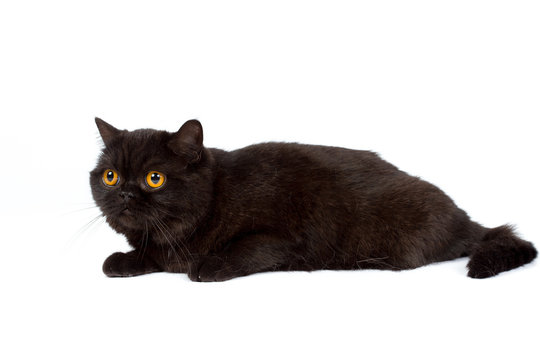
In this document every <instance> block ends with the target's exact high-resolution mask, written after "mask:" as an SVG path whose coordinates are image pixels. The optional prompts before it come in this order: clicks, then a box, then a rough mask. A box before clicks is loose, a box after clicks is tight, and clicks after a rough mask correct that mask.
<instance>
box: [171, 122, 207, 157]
mask: <svg viewBox="0 0 540 360" xmlns="http://www.w3.org/2000/svg"><path fill="white" fill-rule="evenodd" d="M168 145H169V148H170V149H171V150H172V151H173V152H174V153H175V154H177V155H182V156H187V157H188V161H189V162H196V161H198V160H199V159H200V156H201V151H202V148H203V129H202V125H201V123H200V122H199V121H198V120H189V121H187V122H186V123H185V124H184V125H182V127H181V128H180V130H178V131H177V132H175V133H174V134H173V136H172V139H171V140H170V141H169V144H168Z"/></svg>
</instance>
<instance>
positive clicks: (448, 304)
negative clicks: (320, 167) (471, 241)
mask: <svg viewBox="0 0 540 360" xmlns="http://www.w3.org/2000/svg"><path fill="white" fill-rule="evenodd" d="M539 19H540V9H539V5H538V2H537V1H515V0H514V1H472V0H467V1H444V2H442V1H384V0H383V1H372V2H362V1H335V0H332V1H292V0H287V1H276V0H273V1H192V2H180V1H152V2H140V1H91V2H90V1H89V2H86V3H83V2H75V1H64V2H59V1H36V2H28V1H12V2H8V1H3V2H1V3H0V47H1V49H0V51H1V53H0V101H1V103H0V118H1V121H2V127H1V131H0V146H1V148H0V154H1V162H0V164H1V169H2V174H1V176H0V182H1V183H0V189H1V191H2V193H1V196H2V198H1V209H0V221H1V231H2V232H1V239H0V240H1V247H0V273H1V290H0V291H1V292H2V295H1V298H0V302H1V307H0V330H1V332H2V334H1V337H0V339H1V340H0V358H2V359H53V358H54V359H112V358H115V359H143V358H145V359H165V358H167V359H169V358H170V359H172V358H178V359H180V358H184V359H211V358H222V359H291V358H300V359H315V358H320V359H345V358H347V359H353V358H370V359H371V358H380V359H395V358H400V359H402V358H405V359H406V358H411V359H413V358H414V359H453V358H459V359H470V358H483V359H486V358H490V359H508V358H511V359H533V358H535V359H538V357H539V355H540V351H539V350H538V346H537V345H536V344H535V341H537V340H538V333H539V331H538V330H539V329H538V324H539V321H540V311H539V304H540V294H539V290H538V285H539V282H538V280H539V278H538V275H539V274H540V268H539V266H538V262H535V263H533V264H531V265H528V266H526V267H524V268H521V269H519V270H516V271H512V272H508V273H505V274H501V275H500V276H497V277H495V278H492V279H487V280H472V279H469V278H467V277H466V267H465V266H466V262H467V260H466V259H460V260H456V261H453V262H447V263H442V264H436V265H431V266H427V267H424V268H421V269H417V270H413V271H407V272H401V273H394V272H384V271H357V272H329V271H326V272H314V273H271V274H258V275H253V276H249V277H246V278H242V279H236V280H233V281H229V282H225V283H215V284H198V283H191V282H189V280H188V279H187V277H186V276H185V275H180V274H153V275H149V276H143V277H139V278H133V279H108V278H106V277H105V276H104V275H103V274H102V273H101V264H102V261H103V260H104V259H105V258H106V257H107V256H108V255H109V254H110V253H112V252H114V251H118V250H127V245H126V243H125V241H124V239H123V238H122V237H121V236H120V235H117V234H115V233H113V232H112V231H111V230H110V229H109V228H108V227H107V225H106V224H104V223H103V221H102V220H98V221H97V222H95V223H94V224H93V225H91V226H85V224H87V223H88V222H90V221H91V220H92V219H93V218H94V217H95V216H97V215H99V212H98V211H97V209H95V208H92V205H93V202H92V198H91V195H90V192H89V185H88V171H90V170H91V169H92V167H93V166H94V164H95V161H96V158H97V156H98V153H99V149H100V146H101V145H100V142H99V140H98V136H97V131H96V129H95V125H94V120H93V118H94V116H99V117H102V118H103V119H105V120H106V121H109V122H111V123H112V124H114V125H115V126H117V127H119V128H127V129H135V128H139V127H152V128H158V129H166V130H169V131H175V130H177V129H178V128H179V127H180V125H181V124H182V123H183V121H185V120H188V119H190V118H198V119H199V120H200V121H201V122H202V123H203V126H204V128H205V143H206V145H207V146H212V147H220V148H224V149H234V148H238V147H242V146H245V145H248V144H251V143H256V142H261V141H269V140H278V141H297V142H303V143H316V144H328V145H336V146H344V147H350V148H356V149H370V150H374V151H377V152H379V153H380V154H381V156H382V157H383V158H385V159H387V160H389V161H391V162H392V163H394V164H396V165H397V166H399V167H400V168H402V169H403V170H406V171H408V172H409V173H411V174H414V175H419V176H421V177H423V178H424V179H426V180H428V181H431V182H433V183H435V184H437V185H438V186H440V187H441V188H442V189H443V190H444V191H446V192H447V193H448V194H449V195H450V196H451V197H452V198H453V199H454V200H455V201H456V203H457V204H458V205H459V206H461V207H462V208H464V209H465V210H467V211H468V212H469V214H470V215H471V217H472V218H473V219H475V220H477V221H479V222H480V223H482V224H484V225H486V226H490V227H494V226H498V225H501V224H503V223H513V224H516V225H517V226H518V229H519V232H520V234H521V235H522V236H523V237H524V238H526V239H528V240H531V241H533V242H535V243H536V245H537V247H540V240H539V239H540V225H539V224H538V215H539V214H538V203H539V201H540V191H539V188H538V178H539V175H540V172H539V167H538V159H537V155H538V153H539V150H540V146H539V144H538V135H539V132H538V130H537V127H536V125H537V123H538V121H539V120H540V106H539V100H540V86H539V84H540V66H539V64H540V21H539ZM535 339H536V340H535Z"/></svg>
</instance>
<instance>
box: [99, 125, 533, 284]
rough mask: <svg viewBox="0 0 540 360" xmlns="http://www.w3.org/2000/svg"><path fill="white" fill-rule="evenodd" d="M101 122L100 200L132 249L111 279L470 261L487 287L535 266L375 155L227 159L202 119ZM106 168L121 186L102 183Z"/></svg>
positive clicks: (252, 153) (503, 232) (519, 249)
mask: <svg viewBox="0 0 540 360" xmlns="http://www.w3.org/2000/svg"><path fill="white" fill-rule="evenodd" d="M96 123H97V125H98V128H99V130H100V133H101V135H102V138H103V141H104V143H105V145H106V146H105V149H104V150H103V153H102V155H101V157H100V159H99V161H98V164H97V166H96V168H95V169H94V170H93V171H92V172H91V175H90V183H91V187H92V194H93V196H94V199H95V201H96V203H97V205H98V206H99V208H100V209H101V211H102V212H103V215H104V216H105V217H106V220H107V222H108V223H109V225H110V226H111V227H112V228H113V229H114V230H116V231H117V232H119V233H121V234H124V235H125V236H126V238H127V240H128V242H129V244H130V245H131V246H132V247H133V248H134V250H133V251H131V252H129V253H127V254H123V253H115V254H113V255H111V256H110V257H109V258H108V259H107V260H106V261H105V263H104V265H103V271H104V272H105V274H107V275H108V276H134V275H141V274H147V273H151V272H157V271H168V272H185V273H187V274H188V276H189V278H190V279H192V280H194V281H223V280H228V279H232V278H235V277H238V276H244V275H248V274H252V273H256V272H262V271H273V270H308V271H310V270H319V269H365V268H370V269H390V270H402V269H412V268H416V267H419V266H422V265H426V264H429V263H433V262H437V261H444V260H451V259H455V258H459V257H463V256H471V260H470V262H469V264H468V267H469V276H470V277H473V278H485V277H489V276H493V275H496V274H498V273H500V272H502V271H506V270H510V269H513V268H516V267H518V266H521V265H523V264H526V263H529V262H531V261H532V260H533V259H534V258H535V257H536V250H535V248H534V247H533V245H532V244H531V243H529V242H527V241H524V240H522V239H520V238H518V237H517V236H516V235H515V233H514V232H513V231H512V229H511V228H510V227H508V226H502V227H499V228H495V229H486V228H484V227H482V226H481V225H479V224H477V223H476V222H473V221H471V220H470V219H469V217H468V216H467V214H466V213H465V212H464V211H463V210H461V209H459V208H457V207H456V205H455V204H454V202H453V201H452V200H451V199H450V198H449V197H448V196H446V195H445V194H444V193H443V192H442V191H441V190H439V189H438V188H437V187H435V186H433V185H431V184H429V183H427V182H425V181H423V180H421V179H419V178H417V177H412V176H410V175H408V174H406V173H405V172H403V171H400V170H399V169H398V168H396V167H395V166H393V165H391V164H389V163H387V162H386V161H384V160H382V159H381V158H380V157H379V156H377V155H376V154H374V153H372V152H368V151H357V150H348V149H343V148H337V147H324V146H309V145H299V144H286V143H266V144H259V145H253V146H249V147H246V148H243V149H239V150H236V151H231V152H226V151H222V150H218V149H211V148H206V147H204V146H203V143H202V142H203V132H202V127H201V125H200V123H199V122H198V121H196V120H190V121H188V122H187V123H185V124H184V125H183V126H182V128H181V129H180V130H179V131H178V132H176V133H169V132H165V131H157V130H151V129H143V130H136V131H132V132H128V131H125V130H123V131H121V130H117V129H116V128H114V127H112V126H111V125H109V124H107V123H105V122H104V121H103V120H100V119H96ZM108 169H112V170H114V171H116V172H117V173H118V174H119V182H118V184H116V185H114V186H108V185H106V184H105V183H104V182H103V180H102V177H103V173H104V172H105V171H106V170H108ZM150 171H158V172H160V173H162V174H165V176H166V181H165V182H164V185H163V186H162V187H161V188H158V189H153V188H151V187H150V186H148V185H147V183H145V178H146V175H147V174H148V172H150Z"/></svg>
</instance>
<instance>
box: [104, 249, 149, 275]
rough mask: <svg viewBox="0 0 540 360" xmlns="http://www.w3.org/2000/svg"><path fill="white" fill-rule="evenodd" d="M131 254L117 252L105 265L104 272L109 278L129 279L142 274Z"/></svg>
mask: <svg viewBox="0 0 540 360" xmlns="http://www.w3.org/2000/svg"><path fill="white" fill-rule="evenodd" d="M130 255H131V254H125V253H121V252H116V253H114V254H112V255H111V256H109V257H108V258H107V259H106V260H105V262H104V263H103V272H104V273H105V275H107V276H108V277H128V276H135V275H138V274H139V273H140V271H138V269H137V268H136V267H135V264H134V259H133V258H132V256H130Z"/></svg>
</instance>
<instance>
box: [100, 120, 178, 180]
mask: <svg viewBox="0 0 540 360" xmlns="http://www.w3.org/2000/svg"><path fill="white" fill-rule="evenodd" d="M169 139H170V134H169V133H167V132H166V131H157V130H150V129H141V130H135V131H129V132H125V133H123V134H122V136H121V137H119V138H118V139H117V141H115V142H114V144H111V146H110V147H107V148H106V149H105V151H104V153H103V155H104V158H105V159H104V160H106V161H109V162H111V163H112V165H114V166H115V167H117V168H118V169H119V170H125V171H127V170H129V171H138V170H144V169H145V168H146V167H148V166H149V165H152V164H158V163H160V162H164V161H166V158H167V157H168V156H169V155H170V150H169V149H168V147H167V142H168V141H169Z"/></svg>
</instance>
